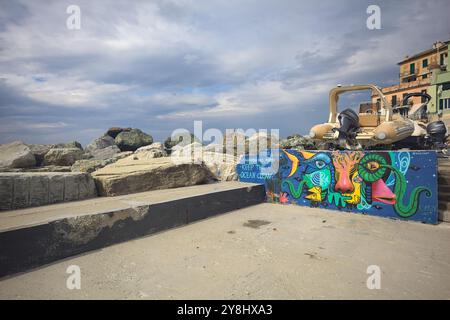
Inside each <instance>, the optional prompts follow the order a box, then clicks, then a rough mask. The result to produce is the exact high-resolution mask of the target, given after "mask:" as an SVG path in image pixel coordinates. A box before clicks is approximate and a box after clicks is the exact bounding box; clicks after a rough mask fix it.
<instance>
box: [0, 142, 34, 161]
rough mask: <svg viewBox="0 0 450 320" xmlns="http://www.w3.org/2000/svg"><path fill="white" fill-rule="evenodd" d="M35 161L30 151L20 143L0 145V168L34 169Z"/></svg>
mask: <svg viewBox="0 0 450 320" xmlns="http://www.w3.org/2000/svg"><path fill="white" fill-rule="evenodd" d="M35 165H36V159H35V157H34V155H33V153H32V152H31V149H30V148H29V147H28V146H27V145H26V144H25V143H23V142H21V141H14V142H11V143H8V144H2V145H0V168H27V167H34V166H35Z"/></svg>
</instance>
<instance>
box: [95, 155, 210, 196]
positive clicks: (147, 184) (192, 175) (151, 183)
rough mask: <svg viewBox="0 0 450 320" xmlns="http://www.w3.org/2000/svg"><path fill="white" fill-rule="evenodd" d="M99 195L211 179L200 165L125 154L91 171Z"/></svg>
mask: <svg viewBox="0 0 450 320" xmlns="http://www.w3.org/2000/svg"><path fill="white" fill-rule="evenodd" d="M92 176H93V177H94V179H95V182H96V185H97V189H98V191H99V194H100V195H103V196H116V195H124V194H130V193H136V192H143V191H149V190H155V189H167V188H176V187H184V186H192V185H196V184H201V183H207V182H210V181H213V180H215V179H214V176H213V175H212V174H211V172H210V171H209V170H208V168H207V167H206V166H205V165H204V164H194V163H189V162H177V163H175V162H173V161H171V158H169V157H162V158H154V159H150V160H139V159H136V160H135V159H133V158H132V157H127V158H125V159H121V160H118V161H117V162H115V163H113V164H110V165H108V166H106V167H104V168H102V169H100V170H97V171H95V172H93V173H92Z"/></svg>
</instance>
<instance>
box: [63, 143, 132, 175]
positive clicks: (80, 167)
mask: <svg viewBox="0 0 450 320" xmlns="http://www.w3.org/2000/svg"><path fill="white" fill-rule="evenodd" d="M105 149H107V148H105ZM102 150H104V149H102ZM131 154H132V152H131V151H126V152H120V153H116V154H114V155H113V156H112V157H110V158H107V159H82V160H77V161H75V163H74V164H73V165H72V167H71V171H72V172H87V173H91V172H94V171H95V170H98V169H101V168H103V167H105V166H107V165H108V164H111V163H114V162H116V161H117V160H119V159H123V158H126V157H128V156H130V155H131Z"/></svg>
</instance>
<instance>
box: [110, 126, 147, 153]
mask: <svg viewBox="0 0 450 320" xmlns="http://www.w3.org/2000/svg"><path fill="white" fill-rule="evenodd" d="M115 142H116V145H117V146H118V147H119V148H120V150H121V151H135V150H137V149H139V148H140V147H143V146H147V145H149V144H152V143H153V138H152V136H150V135H148V134H146V133H144V132H142V131H141V130H139V129H131V130H130V131H122V132H121V133H119V134H118V135H117V136H116V138H115Z"/></svg>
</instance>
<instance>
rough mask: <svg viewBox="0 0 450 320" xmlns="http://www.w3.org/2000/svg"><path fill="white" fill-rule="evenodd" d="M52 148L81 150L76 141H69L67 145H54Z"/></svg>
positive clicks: (79, 144)
mask: <svg viewBox="0 0 450 320" xmlns="http://www.w3.org/2000/svg"><path fill="white" fill-rule="evenodd" d="M54 148H57V149H60V148H70V149H71V148H77V149H81V150H83V147H82V146H81V143H79V142H78V141H70V142H67V143H58V144H56V145H54Z"/></svg>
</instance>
